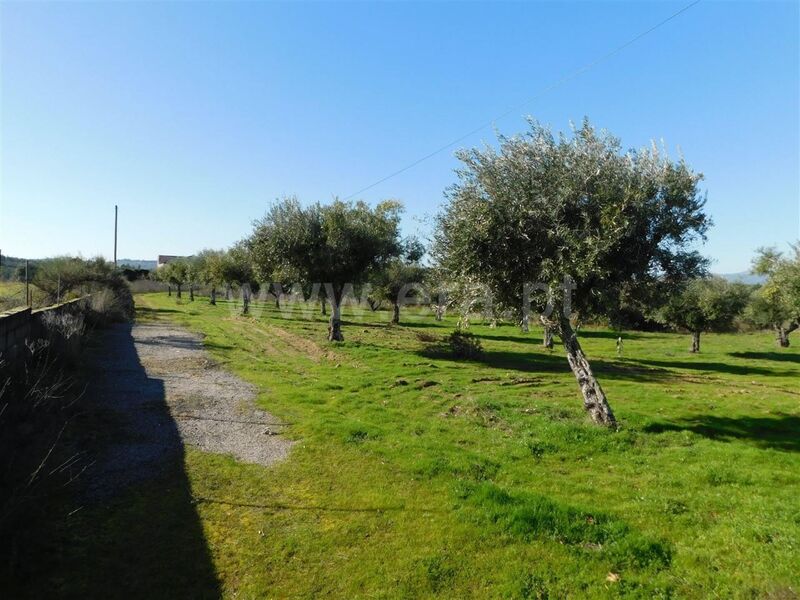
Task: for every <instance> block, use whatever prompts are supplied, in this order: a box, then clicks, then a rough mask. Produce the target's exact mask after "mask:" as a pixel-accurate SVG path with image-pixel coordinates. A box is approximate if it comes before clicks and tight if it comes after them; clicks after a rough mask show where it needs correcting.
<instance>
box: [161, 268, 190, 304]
mask: <svg viewBox="0 0 800 600" xmlns="http://www.w3.org/2000/svg"><path fill="white" fill-rule="evenodd" d="M158 275H159V278H160V279H161V280H162V281H165V282H167V284H168V285H174V286H175V290H176V296H177V297H178V298H181V291H182V290H183V286H184V285H186V282H187V281H188V280H189V265H188V263H187V262H186V260H184V259H177V260H173V261H171V262H168V263H167V264H166V265H164V266H163V267H161V268H160V269H159V270H158Z"/></svg>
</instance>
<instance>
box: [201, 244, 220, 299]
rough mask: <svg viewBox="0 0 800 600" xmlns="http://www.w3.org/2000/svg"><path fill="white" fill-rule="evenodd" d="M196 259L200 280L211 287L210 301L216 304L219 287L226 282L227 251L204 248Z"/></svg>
mask: <svg viewBox="0 0 800 600" xmlns="http://www.w3.org/2000/svg"><path fill="white" fill-rule="evenodd" d="M196 261H197V269H198V274H199V279H200V281H201V282H202V283H204V284H205V285H208V286H209V287H210V288H211V289H210V291H209V297H208V302H209V304H211V305H216V304H217V288H218V287H219V286H221V285H223V284H224V283H225V277H224V275H225V272H224V261H225V252H224V251H223V250H208V249H206V250H202V251H200V252H199V253H198V254H197V257H196Z"/></svg>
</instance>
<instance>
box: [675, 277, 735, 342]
mask: <svg viewBox="0 0 800 600" xmlns="http://www.w3.org/2000/svg"><path fill="white" fill-rule="evenodd" d="M749 295H750V290H749V288H748V286H746V285H743V284H741V283H729V282H727V281H725V280H724V279H722V278H721V277H710V278H707V279H695V280H693V281H690V282H689V283H688V284H686V285H685V286H683V288H682V289H681V290H680V291H679V292H678V293H676V294H673V296H672V297H671V298H670V299H669V301H668V302H667V304H666V306H665V307H664V308H663V309H662V312H661V315H662V319H663V320H664V321H665V322H666V323H668V324H669V325H672V326H673V327H678V328H682V329H686V330H688V331H690V332H691V334H692V346H691V349H690V351H691V352H700V334H701V333H703V332H704V331H728V330H730V329H731V328H732V327H733V321H734V319H735V318H736V317H737V316H739V314H741V312H742V310H743V309H744V307H745V305H746V304H747V299H748V296H749Z"/></svg>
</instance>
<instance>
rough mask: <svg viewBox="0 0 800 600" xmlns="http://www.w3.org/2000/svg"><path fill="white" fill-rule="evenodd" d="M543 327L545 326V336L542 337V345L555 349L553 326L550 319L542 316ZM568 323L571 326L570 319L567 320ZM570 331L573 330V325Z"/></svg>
mask: <svg viewBox="0 0 800 600" xmlns="http://www.w3.org/2000/svg"><path fill="white" fill-rule="evenodd" d="M540 320H541V322H542V327H543V328H544V337H543V339H542V346H543V347H545V348H547V349H548V350H552V349H553V326H552V325H551V324H550V321H548V320H547V319H545V318H544V317H541V319H540ZM567 325H568V326H569V320H567ZM569 329H570V331H572V326H570V327H569Z"/></svg>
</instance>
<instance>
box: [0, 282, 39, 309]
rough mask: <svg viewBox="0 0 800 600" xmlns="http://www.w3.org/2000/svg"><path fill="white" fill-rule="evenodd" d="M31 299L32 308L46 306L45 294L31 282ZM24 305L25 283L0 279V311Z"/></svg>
mask: <svg viewBox="0 0 800 600" xmlns="http://www.w3.org/2000/svg"><path fill="white" fill-rule="evenodd" d="M30 292H31V297H32V298H31V299H32V302H33V306H34V308H36V307H40V306H46V305H47V304H48V302H47V295H46V294H45V293H44V292H43V291H42V290H40V289H39V288H38V287H36V286H35V285H33V284H30ZM20 306H25V284H24V283H20V282H19V281H0V311H4V310H10V309H12V308H17V307H20Z"/></svg>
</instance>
